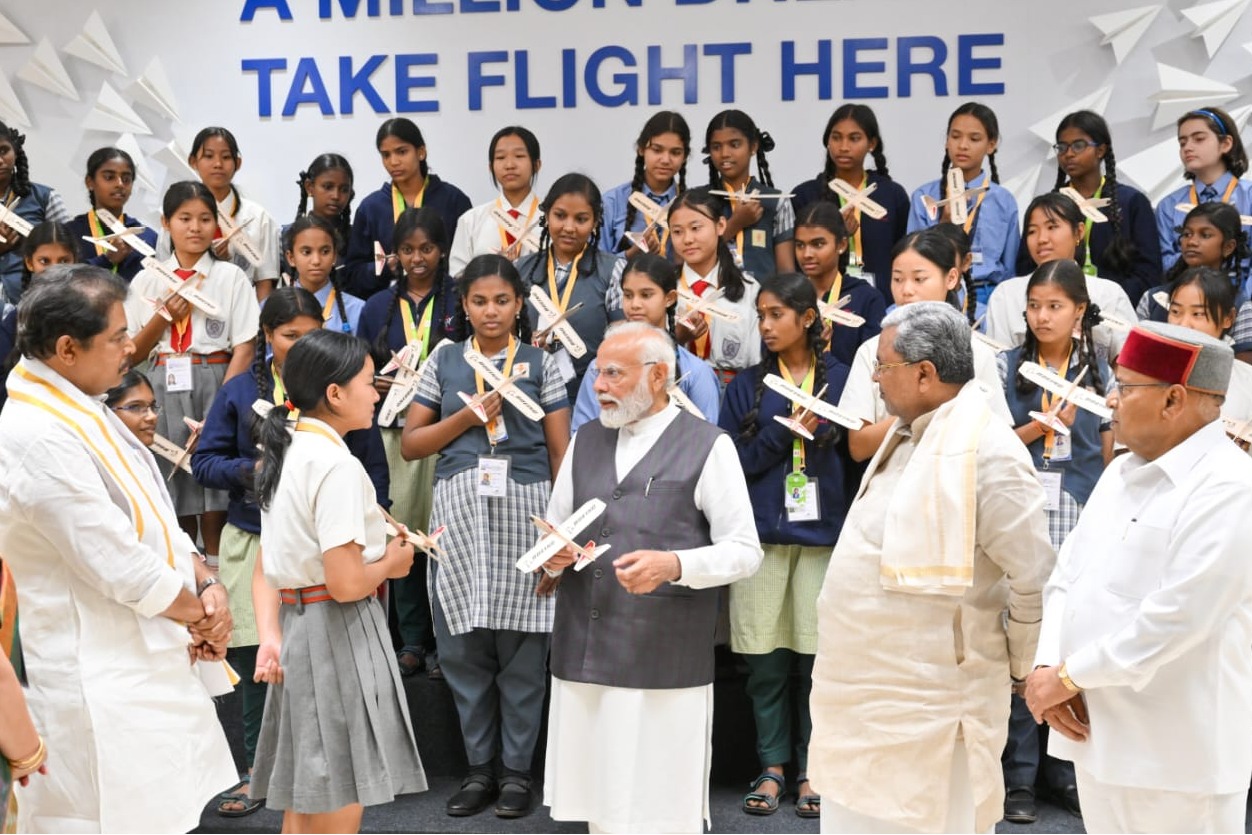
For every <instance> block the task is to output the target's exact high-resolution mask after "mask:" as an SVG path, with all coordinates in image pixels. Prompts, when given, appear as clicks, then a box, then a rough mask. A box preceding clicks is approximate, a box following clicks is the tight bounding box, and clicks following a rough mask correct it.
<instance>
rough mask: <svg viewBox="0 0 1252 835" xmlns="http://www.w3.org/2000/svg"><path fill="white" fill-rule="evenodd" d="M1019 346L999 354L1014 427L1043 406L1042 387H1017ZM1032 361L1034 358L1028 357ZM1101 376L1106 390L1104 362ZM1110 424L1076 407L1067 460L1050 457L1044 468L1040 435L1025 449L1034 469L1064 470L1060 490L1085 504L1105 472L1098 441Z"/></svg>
mask: <svg viewBox="0 0 1252 835" xmlns="http://www.w3.org/2000/svg"><path fill="white" fill-rule="evenodd" d="M1022 350H1023V348H1022V346H1020V345H1019V346H1017V347H1016V348H1012V349H1010V350H1008V351H1005V352H1004V354H1002V355H1001V359H1000V360H999V361H1000V363H1001V375H1002V376H1001V381H1002V382H1003V384H1004V399H1005V401H1006V402H1007V403H1008V404H1009V413H1010V414H1012V415H1013V426H1014V427H1018V426H1024V425H1026V424H1027V423H1030V422H1031V420H1033V418H1031V416H1030V413H1031V412H1032V411H1035V412H1042V411H1044V409H1043V390H1042V389H1040V388H1039V387H1038V386H1034V387H1032V389H1031V391H1030V393H1028V394H1022V393H1020V392H1019V391H1018V390H1017V381H1018V374H1017V366H1018V362H1019V361H1020V360H1021V356H1022ZM1027 359H1031V360H1032V361H1037V360H1034V359H1033V358H1029V357H1028V358H1027ZM1078 371H1079V368H1078V346H1077V345H1075V346H1074V350H1073V351H1072V352H1071V354H1070V358H1069V368H1068V369H1067V370H1066V372H1065V379H1067V380H1069V381H1071V382H1073V380H1074V379H1075V378H1077V376H1078ZM1098 372H1099V374H1100V379H1101V380H1103V381H1104V385H1105V389H1104V390H1105V391H1106V392H1107V391H1108V384H1109V380H1110V379H1112V375H1111V374H1110V373H1109V368H1108V366H1107V365H1105V364H1104V362H1103V361H1102V360H1101V361H1099V369H1098ZM1091 378H1092V375H1091V374H1090V373H1088V375H1087V380H1088V381H1090V380H1091ZM1109 427H1110V424H1109V423H1108V422H1107V421H1105V420H1103V419H1102V418H1101V417H1100V416H1099V415H1096V414H1094V413H1092V412H1088V411H1087V410H1086V409H1079V410H1078V414H1077V416H1076V417H1075V418H1074V425H1073V426H1071V427H1070V456H1071V457H1070V458H1069V459H1067V460H1061V461H1058V460H1055V459H1054V460H1052V461H1050V462H1048V466H1047V467H1046V468H1045V467H1044V465H1043V446H1044V443H1043V438H1039V439H1037V440H1035V441H1033V442H1032V443H1029V444H1027V445H1026V449H1027V450H1029V452H1030V457H1031V458H1032V459H1033V460H1034V462H1035V469H1036V470H1043V469H1048V470H1060V471H1062V472H1063V473H1064V476H1062V479H1061V489H1062V490H1064V491H1065V492H1066V493H1068V494H1069V495H1070V496H1071V497H1072V498H1073V499H1074V501H1076V502H1078V504H1086V503H1087V499H1089V498H1090V497H1091V491H1092V490H1093V489H1095V485H1096V482H1097V481H1099V480H1100V475H1101V474H1102V473H1103V472H1104V451H1103V447H1102V444H1101V440H1100V433H1101V432H1106V431H1108V430H1109Z"/></svg>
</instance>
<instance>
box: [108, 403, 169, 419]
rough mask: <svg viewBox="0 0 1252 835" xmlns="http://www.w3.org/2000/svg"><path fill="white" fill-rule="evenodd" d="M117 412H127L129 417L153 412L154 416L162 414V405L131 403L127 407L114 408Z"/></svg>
mask: <svg viewBox="0 0 1252 835" xmlns="http://www.w3.org/2000/svg"><path fill="white" fill-rule="evenodd" d="M113 411H115V412H126V413H127V414H128V415H136V416H138V415H146V414H147V413H148V412H151V413H152V414H154V415H159V414H161V404H160V403H131V404H129V405H127V406H114V407H113Z"/></svg>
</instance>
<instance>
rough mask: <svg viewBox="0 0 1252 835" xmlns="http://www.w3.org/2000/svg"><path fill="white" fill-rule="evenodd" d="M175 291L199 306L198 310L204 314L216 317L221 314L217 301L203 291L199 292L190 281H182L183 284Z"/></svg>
mask: <svg viewBox="0 0 1252 835" xmlns="http://www.w3.org/2000/svg"><path fill="white" fill-rule="evenodd" d="M176 292H177V293H178V295H180V296H182V297H183V298H184V299H186V300H187V301H189V302H191V303H192V304H194V305H195V306H196V307H198V308H200V311H201V312H202V313H204V315H205V316H209V317H210V318H217V317H218V316H219V315H221V312H222V309H221V308H220V307H218V306H217V302H215V301H213V300H212V299H211V298H209V297H208V296H206V295H205V294H204V293H201V292H200V290H199V288H197V287H195V286H193V285H192V283H191V282H190V281H184V282H183V286H182V287H179V288H178V290H177V291H176Z"/></svg>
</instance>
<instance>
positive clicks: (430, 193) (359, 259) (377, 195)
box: [341, 174, 470, 299]
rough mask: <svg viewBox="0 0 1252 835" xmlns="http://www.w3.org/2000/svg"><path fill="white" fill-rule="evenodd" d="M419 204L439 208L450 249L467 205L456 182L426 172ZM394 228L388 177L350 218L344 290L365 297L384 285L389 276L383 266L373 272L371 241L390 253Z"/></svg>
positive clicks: (467, 208) (367, 196) (468, 205)
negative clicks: (447, 181) (379, 270)
mask: <svg viewBox="0 0 1252 835" xmlns="http://www.w3.org/2000/svg"><path fill="white" fill-rule="evenodd" d="M422 207H423V208H431V209H434V210H435V211H437V212H439V216H440V217H441V218H443V225H444V227H445V228H446V229H447V232H448V248H449V250H451V248H452V238H453V236H455V234H456V222H457V221H458V220H459V219H460V218H461V215H463V214H465V213H466V212H468V211H469V209H470V201H469V198H468V197H466V196H465V194H464V192H462V191H461V190H460V189H459V188H457V187H456V186H454V185H452V184H451V183H445V182H444V181H443V180H441V179H439V177H438V176H436V175H435V174H430V175H428V176H427V178H426V191H425V192H424V193H423V194H422ZM410 208H411V207H410ZM395 231H396V220H395V209H394V207H393V205H392V202H391V181H390V180H388V181H387V182H385V183H383V184H382V186H381V187H380V188H379V189H378V190H377V191H374V192H371V193H370V194H368V195H366V197H365V199H364V200H362V201H361V205H360V206H358V207H357V210H356V216H355V217H353V218H352V234H351V236H350V237H349V239H348V254H347V257H346V258H345V259H344V266H343V281H342V282H341V283H342V284H343V287H344V289H345V290H347V291H348V292H349V293H352V294H354V295H356V296H358V297H360V298H363V299H368V298H369V297H370V296H372V295H374V294H375V293H377V292H378V291H379V290H382V289H384V288H386V286H387V284H388V283H389V282H390V280H391V279H390V277H389V276H388V274H387V271H386V270H383V273H382V275H375V274H374V242H375V241H378V242H379V243H380V244H382V245H383V251H384V252H387V253H390V252H391V249H392V238H393V237H395Z"/></svg>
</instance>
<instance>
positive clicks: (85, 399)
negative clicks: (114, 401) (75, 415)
mask: <svg viewBox="0 0 1252 835" xmlns="http://www.w3.org/2000/svg"><path fill="white" fill-rule="evenodd" d="M22 365H23V366H25V367H26V369H27V370H28V371H30V372H31V373H32V374H35V375H37V376H39V377H42V378H43V379H44V380H47V381H48V382H49V383H51V384H52V385H53V386H54V387H55V388H56V390H57V391H59V392H61V393H62V394H64V395H66V396H68V397H69V398H71V399H72V400H73V401H74V402H75V403H78V404H79V405H80V406H85V407H87V408H88V409H92V410H94V411H97V412H99V411H103V410H104V398H105V395H103V394H100V395H95V396H92V395H90V394H87V393H86V392H85V391H83V390H82V389H80V388H79V387H78V386H76V385H74V384H73V383H71V382H70V381H69V380H67V379H66V378H64V377H62V376H61V375H60V374H59V373H57V372H56V371H54V370H53V369H52V366H50V365H48V364H47V363H45V362H43V361H41V360H37V359H32V358H30V357H23V358H22Z"/></svg>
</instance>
